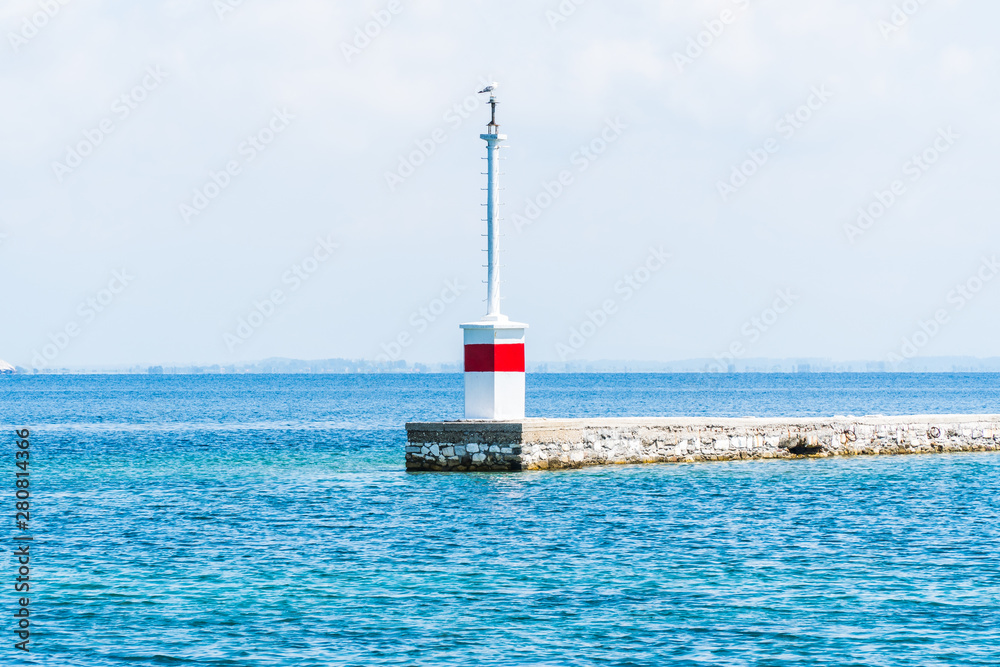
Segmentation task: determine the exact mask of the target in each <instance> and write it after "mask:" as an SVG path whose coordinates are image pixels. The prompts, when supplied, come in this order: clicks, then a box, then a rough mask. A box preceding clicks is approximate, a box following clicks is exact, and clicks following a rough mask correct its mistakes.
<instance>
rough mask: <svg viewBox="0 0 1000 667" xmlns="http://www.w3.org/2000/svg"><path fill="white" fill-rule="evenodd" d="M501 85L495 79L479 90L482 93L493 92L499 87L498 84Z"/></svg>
mask: <svg viewBox="0 0 1000 667" xmlns="http://www.w3.org/2000/svg"><path fill="white" fill-rule="evenodd" d="M499 85H500V84H499V83H497V82H496V81H494V82H493V83H491V84H490V85H488V86H486V87H485V88H483V89H482V90H480V91H479V92H480V93H492V92H493V91H494V90H496V89H497V86H499Z"/></svg>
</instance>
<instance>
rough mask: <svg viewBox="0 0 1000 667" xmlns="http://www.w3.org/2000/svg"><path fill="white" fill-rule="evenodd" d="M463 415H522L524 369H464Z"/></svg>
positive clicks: (471, 416) (503, 416)
mask: <svg viewBox="0 0 1000 667" xmlns="http://www.w3.org/2000/svg"><path fill="white" fill-rule="evenodd" d="M465 418H466V419H490V420H507V419H524V373H466V374H465Z"/></svg>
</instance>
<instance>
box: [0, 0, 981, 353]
mask: <svg viewBox="0 0 1000 667" xmlns="http://www.w3.org/2000/svg"><path fill="white" fill-rule="evenodd" d="M997 23H1000V6H998V5H997V4H996V3H994V2H987V1H986V0H933V1H930V0H927V1H925V2H918V1H917V0H907V1H906V2H897V1H896V0H864V1H860V0H859V1H856V2H855V1H851V0H810V2H801V1H800V0H717V1H716V0H713V1H695V0H690V1H671V2H654V1H651V0H647V1H641V2H640V1H635V0H617V1H616V2H599V1H598V0H563V1H562V2H559V1H557V0H550V1H544V0H543V1H537V0H536V1H531V2H528V1H521V0H504V2H499V1H486V0H450V1H446V0H392V1H389V0H386V1H382V0H378V1H374V2H367V1H366V2H351V3H346V2H329V1H320V0H282V2H265V1H264V0H242V1H239V0H214V1H213V0H173V1H161V2H143V3H123V2H110V1H107V0H91V1H89V2H83V1H82V0H6V1H5V2H4V3H3V4H2V5H0V33H2V35H3V42H4V43H3V44H2V45H0V86H2V90H3V91H4V93H3V98H4V99H3V103H2V105H0V142H2V145H3V148H4V150H3V151H2V153H0V304H2V312H3V318H4V324H5V326H4V327H3V328H2V330H0V358H2V359H6V360H7V361H9V362H11V363H15V364H19V365H22V366H26V367H31V366H35V367H38V368H45V367H86V366H89V367H94V366H113V365H132V364H166V363H201V364H209V363H222V364H225V363H232V362H240V361H250V360H257V359H264V358H268V357H291V358H301V359H322V358H333V357H341V358H358V359H361V358H363V359H376V358H378V357H381V358H382V359H391V360H397V359H403V360H406V361H407V362H411V363H412V362H422V363H434V362H454V361H458V360H459V359H460V356H461V342H462V338H461V330H460V329H459V328H458V325H459V324H460V323H462V322H467V321H472V320H476V319H478V318H479V317H480V316H481V315H482V314H483V313H484V312H485V306H486V304H485V301H484V300H485V296H486V294H485V292H486V289H485V285H484V284H483V282H482V281H483V280H484V279H485V269H484V268H483V267H482V265H483V264H484V262H485V253H484V252H482V249H483V248H485V239H484V238H483V237H482V234H484V233H485V224H484V223H483V222H481V219H482V217H484V213H483V212H484V210H485V209H484V208H483V207H482V203H483V202H485V193H484V192H483V191H482V188H484V187H485V176H483V175H482V172H483V171H485V169H484V164H485V163H484V162H483V161H482V160H481V158H483V157H484V156H485V143H484V142H483V141H482V140H480V139H479V134H480V133H481V132H482V131H484V127H485V124H486V122H487V121H488V120H489V111H488V106H487V105H486V104H485V99H484V96H482V95H476V91H477V90H479V89H480V88H481V87H482V86H483V85H484V83H487V82H491V81H497V82H499V84H500V86H499V88H498V98H499V101H500V105H499V107H498V120H499V122H500V123H501V127H502V131H503V132H504V133H505V134H507V136H508V140H507V142H506V145H507V146H509V147H508V148H506V149H504V151H503V156H504V158H505V162H504V163H503V176H502V178H501V181H502V186H503V188H504V189H503V191H502V193H501V198H502V201H503V202H504V208H503V215H504V222H503V227H504V233H505V236H504V237H503V239H502V264H503V268H502V277H503V285H502V294H503V297H504V300H503V311H504V313H505V314H506V315H508V316H510V317H511V318H512V319H514V320H517V321H521V322H526V323H528V324H529V326H530V328H529V330H528V334H527V335H528V337H527V347H526V355H527V358H528V361H529V363H531V362H543V361H587V360H600V359H638V360H650V361H670V360H679V359H689V358H699V357H709V358H712V357H714V358H716V359H719V360H728V359H734V360H738V359H741V358H749V357H778V358H789V357H824V358H830V359H834V360H837V359H842V360H848V359H872V360H883V361H895V360H897V359H903V358H910V357H914V356H917V357H920V356H944V355H971V356H980V357H988V356H996V355H1000V342H998V340H1000V339H998V337H997V335H996V330H997V324H998V313H1000V309H998V306H1000V280H993V278H994V277H996V275H997V274H998V273H1000V265H997V262H996V258H997V256H998V254H1000V230H998V226H997V224H996V223H997V211H998V204H1000V201H998V198H1000V189H998V188H997V187H996V185H995V180H996V174H997V160H998V156H1000V130H998V126H997V123H996V114H997V102H998V87H997V85H996V82H997V75H998V73H1000V62H998V53H997V46H996V43H995V42H996V40H995V28H994V27H995V26H996V25H997Z"/></svg>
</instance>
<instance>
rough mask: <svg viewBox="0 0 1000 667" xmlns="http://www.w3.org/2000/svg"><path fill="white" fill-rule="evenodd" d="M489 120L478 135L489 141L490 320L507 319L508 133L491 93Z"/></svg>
mask: <svg viewBox="0 0 1000 667" xmlns="http://www.w3.org/2000/svg"><path fill="white" fill-rule="evenodd" d="M490 110H491V114H490V122H489V123H488V124H487V126H486V134H480V135H479V138H480V139H483V140H484V141H486V165H487V169H486V173H487V182H486V192H487V195H486V236H487V245H486V257H487V258H486V262H487V264H486V266H487V269H486V303H487V307H486V317H485V320H487V321H498V320H504V319H506V318H505V317H504V316H503V315H501V314H500V149H501V148H502V146H501V145H500V142H502V141H504V140H505V139H507V135H505V134H500V126H499V125H498V124H497V98H496V95H493V94H491V95H490Z"/></svg>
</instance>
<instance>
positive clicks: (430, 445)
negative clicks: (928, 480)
mask: <svg viewBox="0 0 1000 667" xmlns="http://www.w3.org/2000/svg"><path fill="white" fill-rule="evenodd" d="M406 435H407V445H406V468H407V470H433V471H455V472H482V471H516V470H554V469H559V468H581V467H583V466H594V465H612V464H637V463H685V462H694V461H733V460H751V459H790V458H807V457H808V458H816V457H829V456H863V455H869V456H870V455H880V454H897V455H898V454H934V453H947V452H985V451H998V450H1000V415H933V416H915V417H826V418H823V417H817V418H805V419H757V418H750V417H746V418H740V419H710V418H651V419H525V420H520V421H511V422H485V421H456V422H440V423H411V424H407V425H406Z"/></svg>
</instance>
